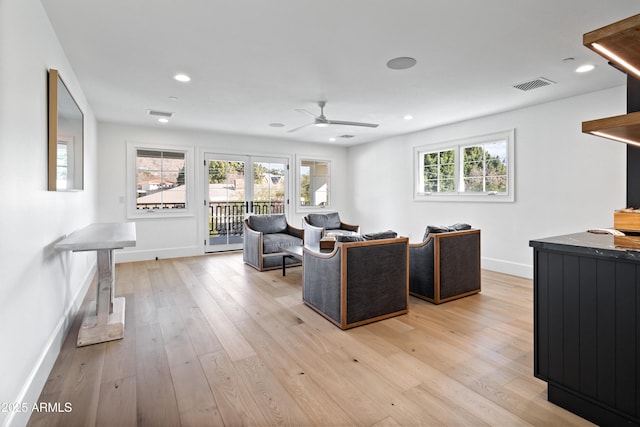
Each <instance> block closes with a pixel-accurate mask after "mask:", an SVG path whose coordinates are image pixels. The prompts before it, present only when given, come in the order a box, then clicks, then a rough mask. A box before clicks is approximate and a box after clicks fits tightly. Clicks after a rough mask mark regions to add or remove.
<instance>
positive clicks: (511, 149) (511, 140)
mask: <svg viewBox="0 0 640 427" xmlns="http://www.w3.org/2000/svg"><path fill="white" fill-rule="evenodd" d="M497 141H506V148H507V153H506V160H507V191H506V192H504V193H497V192H495V191H483V192H466V191H461V189H462V188H464V172H463V171H464V169H463V168H464V162H463V153H464V149H465V148H468V147H472V146H477V145H482V144H488V143H492V142H497ZM447 150H454V158H455V160H454V164H455V167H454V170H455V172H454V179H455V191H448V192H425V191H423V189H424V164H423V158H424V155H425V154H428V153H433V152H441V151H447ZM413 153H414V192H413V194H414V201H421V202H442V201H449V202H502V203H505V202H507V203H509V202H515V129H508V130H504V131H500V132H494V133H490V134H486V135H479V136H473V137H469V138H461V139H455V140H450V141H445V142H439V143H435V144H425V145H420V146H415V147H414V149H413Z"/></svg>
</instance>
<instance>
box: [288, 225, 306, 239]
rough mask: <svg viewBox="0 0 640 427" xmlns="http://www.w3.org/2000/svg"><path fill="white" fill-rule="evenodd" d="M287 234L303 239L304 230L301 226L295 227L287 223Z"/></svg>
mask: <svg viewBox="0 0 640 427" xmlns="http://www.w3.org/2000/svg"><path fill="white" fill-rule="evenodd" d="M287 234H291V235H292V236H295V237H297V238H298V239H302V241H304V230H303V229H302V228H297V227H294V226H292V225H290V224H289V223H287Z"/></svg>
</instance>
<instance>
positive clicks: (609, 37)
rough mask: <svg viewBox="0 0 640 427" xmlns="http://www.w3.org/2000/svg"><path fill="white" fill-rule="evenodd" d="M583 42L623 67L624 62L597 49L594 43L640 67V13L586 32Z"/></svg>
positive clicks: (637, 67)
mask: <svg viewBox="0 0 640 427" xmlns="http://www.w3.org/2000/svg"><path fill="white" fill-rule="evenodd" d="M582 43H583V44H584V45H585V46H586V47H588V48H589V49H591V50H593V51H594V52H596V53H597V54H598V55H600V56H603V57H605V58H606V59H608V60H610V61H612V62H615V63H616V64H617V65H618V66H620V67H622V68H626V67H625V66H624V64H622V63H621V62H619V61H616V60H615V58H613V57H609V56H607V55H606V54H605V53H603V52H601V51H599V50H598V49H596V48H595V47H594V46H593V43H597V44H599V45H600V46H602V47H604V48H606V49H607V50H609V51H610V52H612V53H613V54H615V55H617V56H618V57H619V58H622V59H623V60H624V61H626V62H627V63H628V64H630V65H631V66H633V67H635V68H636V69H640V49H639V46H640V14H638V15H634V16H631V17H629V18H627V19H623V20H622V21H618V22H615V23H613V24H610V25H607V26H606V27H602V28H599V29H597V30H594V31H591V32H589V33H586V34H584V35H583V36H582ZM638 77H640V76H638Z"/></svg>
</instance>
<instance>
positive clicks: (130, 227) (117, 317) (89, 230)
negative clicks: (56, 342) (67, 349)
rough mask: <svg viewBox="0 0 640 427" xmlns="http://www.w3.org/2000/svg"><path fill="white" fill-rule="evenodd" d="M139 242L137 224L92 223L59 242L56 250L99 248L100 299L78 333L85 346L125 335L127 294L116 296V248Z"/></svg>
mask: <svg viewBox="0 0 640 427" xmlns="http://www.w3.org/2000/svg"><path fill="white" fill-rule="evenodd" d="M135 245H136V224H135V223H133V222H128V223H113V224H112V223H105V224H91V225H89V226H88V227H85V228H83V229H81V230H78V231H74V232H73V233H71V234H70V235H69V236H68V237H66V238H64V239H62V240H61V241H60V242H59V243H58V244H56V246H55V247H56V249H59V250H69V251H73V252H81V251H96V253H97V257H98V273H97V274H98V283H97V287H96V289H97V292H96V301H93V302H91V304H90V305H89V308H88V309H87V312H86V313H85V317H84V320H83V321H82V326H81V327H80V331H79V332H78V341H77V346H78V347H82V346H85V345H90V344H97V343H101V342H105V341H112V340H117V339H120V338H122V337H124V303H125V300H124V297H119V298H114V296H115V261H114V258H113V251H114V250H115V249H122V248H124V247H128V246H135Z"/></svg>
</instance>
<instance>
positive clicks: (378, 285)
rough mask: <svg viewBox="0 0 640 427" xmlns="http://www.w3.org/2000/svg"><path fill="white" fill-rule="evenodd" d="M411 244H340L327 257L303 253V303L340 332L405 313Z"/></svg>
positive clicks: (393, 240)
mask: <svg viewBox="0 0 640 427" xmlns="http://www.w3.org/2000/svg"><path fill="white" fill-rule="evenodd" d="M408 245H409V240H408V239H407V238H406V237H403V238H391V239H380V240H368V241H356V242H340V240H338V241H337V242H336V244H335V247H334V249H333V251H331V252H330V253H321V252H316V251H313V250H311V249H309V248H308V247H305V249H304V254H303V257H304V281H303V285H302V299H303V301H304V303H305V304H307V305H308V306H309V307H311V308H313V309H314V310H315V311H317V312H318V313H320V314H321V315H323V316H324V317H326V318H327V319H328V320H329V321H331V322H332V323H334V324H335V325H336V326H338V327H340V328H341V329H348V328H353V327H355V326H360V325H364V324H366V323H370V322H374V321H377V320H382V319H386V318H388V317H392V316H398V315H400V314H405V313H407V311H408V298H409V293H408V248H409V247H408Z"/></svg>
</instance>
